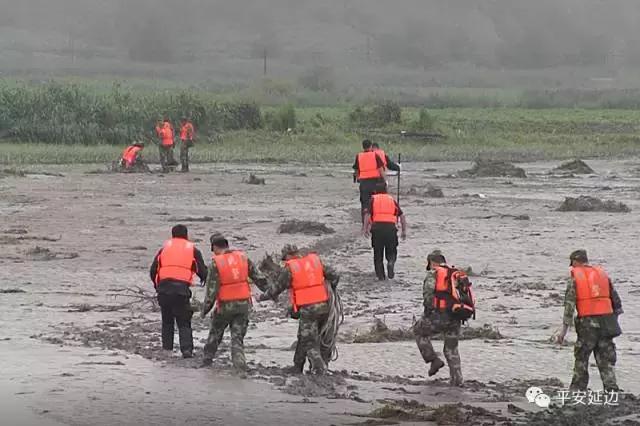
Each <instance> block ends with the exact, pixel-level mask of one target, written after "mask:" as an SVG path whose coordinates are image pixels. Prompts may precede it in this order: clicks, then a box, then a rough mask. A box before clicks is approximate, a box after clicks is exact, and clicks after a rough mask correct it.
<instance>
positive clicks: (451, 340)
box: [414, 250, 463, 386]
mask: <svg viewBox="0 0 640 426" xmlns="http://www.w3.org/2000/svg"><path fill="white" fill-rule="evenodd" d="M449 269H450V267H449V266H448V265H447V264H446V260H445V258H444V255H443V254H442V252H441V251H440V250H435V251H433V252H431V253H430V254H429V256H427V276H426V277H425V279H424V283H423V287H422V296H423V299H424V301H423V304H424V314H423V315H422V317H421V318H420V319H419V320H418V321H417V322H416V324H415V325H414V333H415V336H416V343H417V345H418V349H419V350H420V354H421V355H422V359H424V362H426V363H427V364H430V368H429V376H433V375H435V374H436V373H437V372H438V371H439V370H440V369H441V368H442V367H444V361H442V360H441V359H440V358H439V357H438V354H437V353H436V352H435V350H434V349H433V345H432V344H431V338H432V337H433V336H434V335H435V334H440V333H441V334H442V335H443V337H444V350H443V352H444V357H445V359H446V360H447V364H448V365H449V376H450V378H451V379H450V383H451V385H452V386H462V385H463V378H462V366H461V363H460V354H459V353H458V339H459V338H460V324H461V322H460V321H459V320H456V319H454V318H452V317H451V315H450V312H449V309H448V306H447V303H443V300H444V299H443V298H442V297H443V296H442V295H443V294H444V293H446V292H447V291H448V286H449V283H448V282H447V276H448V275H449Z"/></svg>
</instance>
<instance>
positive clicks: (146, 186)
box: [0, 160, 640, 424]
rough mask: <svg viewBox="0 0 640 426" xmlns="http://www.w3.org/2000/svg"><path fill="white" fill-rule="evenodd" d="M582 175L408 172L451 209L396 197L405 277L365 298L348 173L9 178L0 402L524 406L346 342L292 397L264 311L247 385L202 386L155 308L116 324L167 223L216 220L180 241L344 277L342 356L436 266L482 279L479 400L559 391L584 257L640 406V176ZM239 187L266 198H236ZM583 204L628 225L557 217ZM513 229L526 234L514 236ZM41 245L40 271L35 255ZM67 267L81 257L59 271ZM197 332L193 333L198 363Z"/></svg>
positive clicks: (602, 170) (73, 420)
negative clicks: (558, 342) (567, 282)
mask: <svg viewBox="0 0 640 426" xmlns="http://www.w3.org/2000/svg"><path fill="white" fill-rule="evenodd" d="M589 164H590V165H591V167H593V168H594V169H595V171H596V172H597V175H588V176H581V177H569V178H567V177H557V176H551V175H548V174H547V172H548V171H550V170H551V169H552V168H553V167H555V166H557V164H556V163H535V164H524V165H523V167H524V169H525V170H526V172H527V175H528V176H529V177H528V178H527V179H514V178H483V179H455V178H450V177H448V175H449V174H451V173H453V172H455V171H458V170H462V169H466V168H468V166H469V165H468V164H466V163H436V164H429V163H420V164H407V165H406V169H407V170H406V172H404V174H403V185H406V187H407V188H408V187H410V186H416V187H421V186H426V184H427V183H431V184H433V185H436V186H438V187H440V188H442V190H443V192H444V195H445V197H444V198H438V199H435V198H422V197H419V196H415V195H414V196H403V197H402V199H401V203H402V206H403V209H404V210H405V212H406V215H407V218H408V221H409V239H408V240H407V241H406V242H404V243H402V245H401V247H400V260H399V262H398V266H397V270H398V272H397V279H396V280H394V281H392V282H385V283H379V282H377V281H375V279H374V275H373V273H372V269H373V268H372V260H371V253H370V249H369V247H368V241H367V240H365V239H364V238H362V237H361V236H360V235H359V233H358V223H357V219H355V218H357V208H358V203H357V187H356V186H355V185H352V184H351V183H350V182H351V181H350V172H349V170H348V167H345V166H339V165H338V166H326V167H303V166H300V167H297V166H295V165H287V166H284V167H276V166H251V165H243V166H231V165H215V166H213V165H212V166H202V165H201V166H199V167H196V169H195V170H194V172H193V173H191V174H189V175H182V174H173V175H167V176H162V175H157V174H154V175H112V174H87V173H85V172H86V171H88V170H90V169H80V168H65V167H61V168H55V170H54V171H56V172H60V173H62V174H63V175H64V176H62V177H56V176H47V177H46V178H39V176H40V175H37V176H38V178H37V179H36V178H34V177H32V176H33V175H27V176H26V177H7V178H3V179H0V194H2V198H0V212H1V213H2V217H3V220H2V224H1V226H0V232H1V233H2V234H0V235H1V236H2V238H1V239H0V244H2V245H1V246H0V248H1V249H0V283H1V284H0V290H7V289H21V290H24V293H0V302H1V303H2V305H3V313H2V324H3V328H2V330H1V331H0V346H2V353H3V370H4V371H7V372H9V374H4V373H3V375H2V377H1V378H0V389H2V394H3V398H2V399H3V401H5V405H7V406H10V407H12V409H13V410H14V411H15V416H17V417H20V418H23V419H24V418H28V417H27V416H35V417H31V419H33V424H35V422H36V420H37V421H40V422H41V423H42V424H60V423H62V424H87V423H93V424H113V423H115V422H119V423H122V424H135V423H137V424H150V423H153V424H175V423H182V422H184V423H187V424H206V423H209V424H210V423H214V424H218V423H219V424H222V423H226V424H251V423H256V422H258V421H262V422H263V423H265V424H273V423H276V422H277V423H281V424H289V423H291V424H294V423H296V420H295V419H296V417H295V416H298V415H299V416H304V417H303V418H305V419H306V421H307V423H309V424H331V423H334V424H348V423H353V422H358V421H359V420H358V419H357V418H353V417H350V416H345V415H344V413H364V412H368V411H371V409H372V407H373V406H374V403H375V401H376V400H377V399H381V398H392V399H403V398H408V399H415V400H418V401H421V402H423V403H425V404H427V405H429V404H436V403H443V402H451V401H458V400H465V401H475V402H477V403H479V404H493V403H494V402H495V401H502V402H505V403H504V404H502V406H501V407H498V408H496V409H499V408H502V409H504V408H505V406H506V401H507V400H513V401H515V402H517V403H522V400H523V398H522V395H520V394H519V393H520V391H519V390H515V388H510V387H508V386H506V385H505V387H504V388H503V389H502V390H501V393H502V394H503V395H501V396H500V397H499V398H498V397H496V395H494V394H492V391H486V389H485V388H486V386H484V385H480V386H479V387H478V386H476V387H474V386H472V387H471V388H469V389H466V390H464V391H454V390H449V389H448V388H447V387H446V386H443V385H442V382H441V381H435V382H434V381H432V380H430V379H426V378H425V376H426V366H425V365H424V363H423V362H422V360H421V359H420V356H419V353H418V351H417V349H416V348H415V344H414V343H413V342H411V341H405V342H395V343H378V344H376V343H366V344H349V343H342V344H340V346H339V351H340V356H339V359H338V360H337V361H336V362H335V363H333V364H332V366H331V367H332V369H333V370H334V371H337V372H340V373H339V375H338V376H339V377H338V376H336V378H335V383H333V384H332V383H324V382H320V383H308V382H304V383H298V382H297V381H296V379H294V378H291V377H286V376H284V375H283V374H282V372H281V371H280V370H279V368H281V367H286V366H287V365H289V363H290V362H291V357H292V355H293V353H292V352H291V351H290V350H289V349H290V346H291V344H292V342H293V341H294V340H295V333H296V323H295V322H293V321H291V320H287V319H286V318H285V317H284V315H283V313H282V312H281V311H280V310H278V309H277V308H276V307H274V305H272V304H266V303H265V304H261V305H257V306H256V314H255V315H254V317H255V321H254V325H253V326H252V328H251V329H250V331H249V334H248V337H247V340H246V343H247V347H248V350H247V356H248V359H249V360H250V361H251V366H252V370H251V372H250V375H249V379H247V380H242V379H239V378H237V377H234V376H232V375H231V374H230V372H229V370H228V365H229V362H228V351H227V350H226V347H223V349H222V351H221V354H220V357H219V358H220V360H218V361H217V362H216V364H215V365H216V366H217V367H218V368H217V369H213V370H202V369H196V368H190V367H195V366H197V360H191V361H182V360H181V359H179V358H177V357H176V356H174V357H166V355H164V356H163V355H162V354H160V353H159V351H158V343H159V340H158V339H159V336H158V333H157V331H159V325H158V323H157V321H158V318H159V314H158V313H154V312H152V311H151V310H150V309H149V308H148V306H146V305H141V306H139V307H138V308H135V309H134V311H133V312H132V311H131V309H129V308H125V309H120V310H116V311H110V309H109V307H112V306H116V305H121V304H123V303H124V302H125V299H123V297H122V290H123V289H126V288H131V287H133V286H136V285H140V286H147V287H150V284H149V279H148V272H147V271H148V265H149V263H150V261H151V258H152V257H153V255H154V253H155V251H156V250H157V248H158V247H159V245H160V244H161V242H162V241H163V239H164V238H166V236H167V234H168V232H169V230H170V227H171V225H173V224H174V221H172V219H173V218H178V219H180V218H188V217H189V218H201V217H205V216H207V217H211V218H212V220H211V221H210V222H192V223H187V224H188V225H189V229H190V234H191V237H192V239H195V240H196V241H198V242H199V246H200V248H201V249H202V250H203V252H204V253H205V254H206V255H207V256H208V255H209V250H208V247H207V246H206V244H205V243H204V242H205V241H207V239H208V236H209V235H210V234H211V233H212V232H223V233H225V234H227V235H229V236H230V239H231V241H232V243H233V244H234V245H235V246H236V247H239V248H242V249H245V250H247V251H248V252H249V254H250V255H251V256H252V257H253V258H254V259H255V260H259V259H260V258H261V257H262V256H263V255H264V254H265V253H266V252H274V251H277V250H279V248H280V247H281V246H282V245H283V244H284V243H288V242H295V243H297V244H298V245H301V246H308V245H315V246H316V247H317V248H318V249H319V250H320V251H321V252H322V254H323V255H324V256H325V258H326V259H327V261H329V262H331V263H332V264H334V266H336V267H337V268H338V269H339V270H340V271H341V272H342V273H343V278H342V281H341V284H340V286H341V288H342V294H343V301H344V304H345V309H346V312H347V317H346V321H345V324H344V326H343V333H344V338H343V340H344V341H347V342H348V341H350V340H349V336H353V335H354V334H357V333H360V332H363V331H366V330H368V328H369V327H370V326H371V324H372V323H373V318H374V316H375V317H378V318H381V319H384V321H385V322H386V323H387V325H389V327H392V328H399V327H404V328H406V327H409V326H410V325H411V321H412V318H413V316H414V315H416V316H417V315H419V314H420V310H421V309H420V306H421V300H420V292H421V280H422V278H423V270H424V259H425V258H426V255H427V253H428V252H429V251H431V250H432V249H434V248H440V249H441V250H443V251H444V252H445V253H446V254H447V258H448V260H449V261H450V262H451V263H453V264H455V265H458V266H465V267H466V266H471V267H472V268H473V270H474V271H475V272H477V273H478V274H479V276H476V277H473V278H472V279H473V281H474V284H475V286H476V292H477V296H478V299H479V302H478V303H479V309H480V312H479V314H478V319H477V320H476V321H475V323H473V324H472V325H473V326H480V325H482V324H484V323H487V324H490V325H492V326H494V327H497V328H499V330H500V333H502V334H503V335H504V336H505V337H506V338H505V339H503V340H491V341H485V340H481V339H475V340H465V341H462V342H461V343H460V351H461V355H462V359H463V371H464V374H465V378H466V379H467V380H470V381H471V383H474V381H477V382H479V383H480V384H487V383H489V382H491V381H493V382H497V383H507V382H509V381H510V380H513V379H519V380H525V379H526V380H534V379H538V380H542V379H545V378H548V377H557V378H559V379H560V380H561V381H562V382H564V384H565V385H567V384H568V382H569V380H570V371H571V366H572V362H573V359H572V347H571V346H569V345H567V346H563V347H558V346H555V345H552V344H550V343H548V339H549V337H550V336H551V334H552V333H553V332H554V331H555V329H557V328H558V326H559V324H560V323H561V318H562V306H561V305H562V295H563V294H564V279H565V277H566V275H567V270H568V267H567V264H568V261H567V256H568V253H569V252H570V251H571V250H573V249H575V248H578V247H583V248H586V249H587V250H589V252H590V255H591V257H592V260H593V261H594V262H597V263H601V264H603V265H604V266H605V267H606V268H607V270H608V271H609V272H610V273H611V275H612V277H613V279H614V282H615V284H616V286H617V288H618V291H619V292H620V295H621V297H622V299H623V303H624V305H625V310H626V313H625V314H624V315H623V316H622V317H621V325H622V327H623V330H624V332H625V334H624V335H623V336H621V337H620V338H618V339H617V340H616V343H617V346H618V369H617V371H618V376H619V381H620V385H621V386H622V387H623V388H624V389H626V390H628V391H631V392H635V393H638V392H640V380H639V379H638V376H637V375H636V374H634V371H635V366H636V365H637V361H638V359H639V358H638V356H639V355H640V318H639V316H638V313H637V312H636V311H635V310H634V309H633V306H635V305H636V304H638V302H640V300H639V299H640V285H639V284H637V283H636V279H635V277H636V275H637V273H638V271H637V268H635V267H634V265H635V264H636V263H637V262H636V259H635V258H636V257H637V255H638V253H640V243H639V242H638V241H640V239H639V236H640V235H639V233H640V231H639V230H638V220H637V212H638V211H639V210H640V196H639V195H640V161H637V160H628V161H590V162H589ZM51 169H52V170H53V169H54V168H51ZM300 172H304V173H305V174H306V175H307V176H296V174H298V173H300ZM249 173H255V174H256V175H258V177H261V178H265V180H266V185H248V184H246V183H243V182H242V180H243V178H245V177H247V176H248V175H249ZM393 183H394V182H393ZM579 195H592V196H596V197H599V198H603V199H616V200H618V201H622V202H624V203H625V204H627V205H628V206H629V207H630V208H631V209H632V213H629V214H610V213H570V212H569V213H567V212H557V211H555V209H556V208H557V207H558V206H559V205H560V203H561V202H562V201H563V199H564V197H565V196H572V197H575V196H579ZM519 215H528V216H529V218H530V220H514V218H513V216H519ZM288 219H298V220H310V221H317V222H322V223H325V224H327V225H328V226H330V227H331V228H333V229H335V230H336V234H334V235H330V236H326V237H314V236H304V235H299V236H298V235H293V236H292V235H282V234H278V233H277V232H276V230H277V228H278V226H279V225H280V224H281V223H282V222H283V221H285V220H288ZM18 237H23V238H18ZM24 237H29V238H24ZM36 246H37V247H40V248H41V249H47V250H48V251H49V252H48V253H49V254H48V255H47V256H45V257H33V256H30V255H28V252H29V250H31V252H33V249H34V248H35V247H36ZM73 254H78V257H77V258H73V259H70V258H69V257H72V255H73ZM197 291H198V292H199V295H200V296H201V293H202V290H200V289H198V290H197ZM206 328H207V324H206V322H204V321H200V320H194V329H195V330H196V331H195V341H196V346H197V347H201V345H202V339H204V338H205V337H206ZM123 330H124V331H123ZM154 330H156V331H154ZM125 336H126V337H129V338H125ZM132 336H133V338H132ZM3 339H9V340H3ZM569 339H570V340H572V341H573V340H575V336H574V335H570V337H569ZM440 345H441V343H440V342H436V346H437V347H438V348H439V347H440ZM134 352H136V353H137V354H138V355H136V354H134ZM163 357H164V358H163ZM591 373H592V386H593V387H594V388H596V389H599V388H601V383H600V381H599V378H598V374H597V370H596V369H595V368H594V367H592V369H591ZM429 383H431V385H428V384H429ZM296 393H297V394H298V395H295V394H296ZM176 395H185V397H180V398H177V397H176ZM302 395H312V396H308V397H306V398H307V399H304V398H305V397H304V396H302ZM524 407H525V408H530V407H527V406H526V405H524ZM283 412H286V413H290V414H288V415H287V416H282V413H283ZM327 413H328V414H327ZM289 419H291V421H290V422H289ZM360 420H361V419H360ZM287 422H289V423H287ZM298 423H299V422H298ZM25 424H26V423H25ZM29 424H32V423H29Z"/></svg>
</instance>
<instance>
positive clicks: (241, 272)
mask: <svg viewBox="0 0 640 426" xmlns="http://www.w3.org/2000/svg"><path fill="white" fill-rule="evenodd" d="M210 240H211V251H212V252H213V259H212V261H211V266H210V267H209V274H208V275H207V284H206V293H205V299H204V308H203V310H202V312H201V313H200V316H201V317H202V318H205V316H206V315H207V313H208V312H209V311H210V310H211V309H212V308H213V307H214V305H216V309H215V311H214V313H213V317H212V320H211V329H210V330H209V337H208V338H207V343H206V344H205V345H204V354H203V360H202V363H203V366H209V365H211V364H212V363H213V357H214V356H215V354H216V352H217V351H218V345H220V342H222V336H223V335H224V331H225V329H226V328H227V327H230V329H231V361H232V363H233V367H234V368H235V369H236V371H238V372H243V371H246V369H247V361H246V358H245V354H244V337H245V335H246V334H247V327H248V326H249V313H250V311H251V286H250V285H249V280H251V281H252V282H253V283H254V284H255V285H256V286H257V287H258V288H259V289H260V290H261V291H263V292H264V291H265V290H266V289H267V287H268V282H267V279H266V278H265V277H264V276H262V275H261V274H260V272H259V271H258V269H257V268H256V267H255V266H254V264H253V262H251V260H250V259H249V258H248V257H247V255H246V254H245V253H244V252H242V251H240V250H231V249H229V241H228V240H227V239H226V238H225V237H224V236H222V235H220V234H214V235H212V236H211V239H210Z"/></svg>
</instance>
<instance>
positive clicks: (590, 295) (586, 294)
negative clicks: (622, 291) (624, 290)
mask: <svg viewBox="0 0 640 426" xmlns="http://www.w3.org/2000/svg"><path fill="white" fill-rule="evenodd" d="M571 276H572V277H573V280H574V282H575V286H576V308H577V310H578V317H580V318H582V317H590V316H596V315H608V314H612V313H613V305H612V303H611V294H610V292H609V276H608V275H607V273H606V272H605V271H604V270H603V269H602V268H600V267H598V266H576V267H573V268H571Z"/></svg>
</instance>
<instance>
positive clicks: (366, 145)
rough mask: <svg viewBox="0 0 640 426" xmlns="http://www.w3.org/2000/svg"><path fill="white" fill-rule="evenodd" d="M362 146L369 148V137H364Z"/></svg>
mask: <svg viewBox="0 0 640 426" xmlns="http://www.w3.org/2000/svg"><path fill="white" fill-rule="evenodd" d="M362 148H364V149H369V148H371V141H370V140H369V139H365V140H363V141H362Z"/></svg>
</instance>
